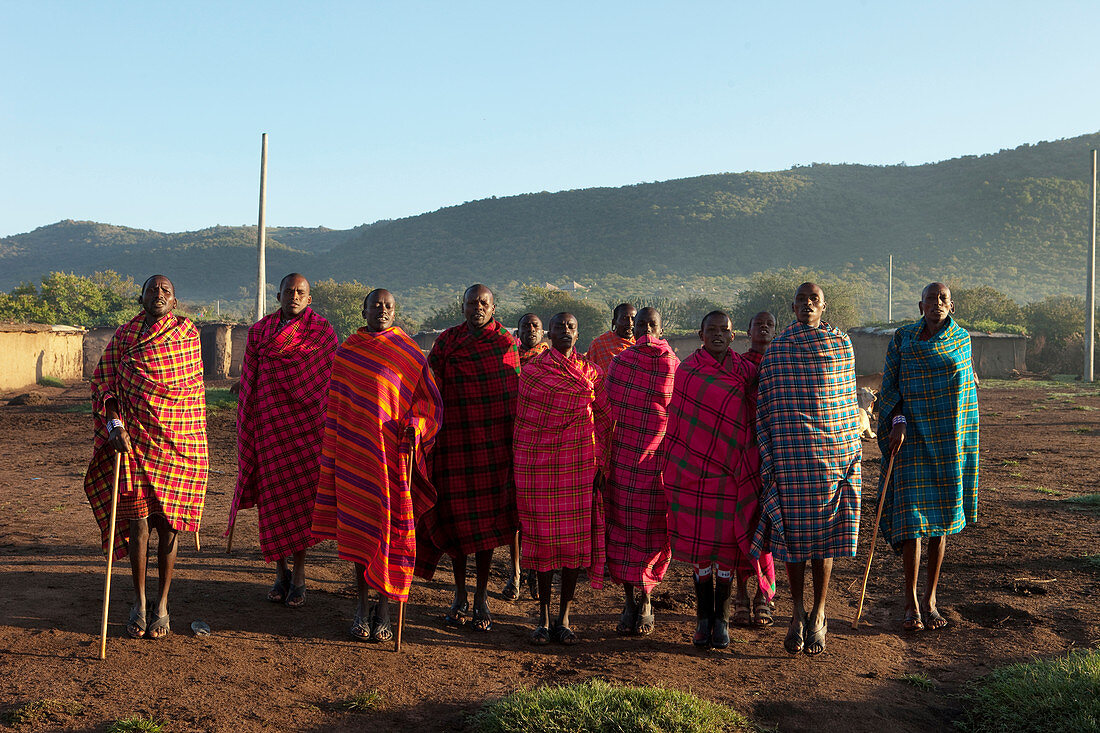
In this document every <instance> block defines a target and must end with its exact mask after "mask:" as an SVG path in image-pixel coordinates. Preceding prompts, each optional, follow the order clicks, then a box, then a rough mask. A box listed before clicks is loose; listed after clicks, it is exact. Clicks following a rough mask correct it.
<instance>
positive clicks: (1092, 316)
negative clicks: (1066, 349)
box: [1082, 150, 1096, 382]
mask: <svg viewBox="0 0 1100 733" xmlns="http://www.w3.org/2000/svg"><path fill="white" fill-rule="evenodd" d="M1089 222H1090V225H1091V226H1090V227H1089V255H1088V268H1087V269H1088V274H1087V275H1086V281H1087V282H1086V284H1085V373H1084V374H1083V375H1082V378H1083V379H1084V380H1085V381H1086V382H1091V381H1093V377H1094V376H1095V375H1094V366H1095V365H1094V364H1093V359H1094V357H1095V354H1096V150H1093V151H1092V207H1091V209H1090V211H1089Z"/></svg>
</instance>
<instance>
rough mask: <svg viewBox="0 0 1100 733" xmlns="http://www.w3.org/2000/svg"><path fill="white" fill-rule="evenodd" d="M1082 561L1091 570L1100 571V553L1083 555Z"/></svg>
mask: <svg viewBox="0 0 1100 733" xmlns="http://www.w3.org/2000/svg"><path fill="white" fill-rule="evenodd" d="M1081 562H1082V563H1083V564H1084V565H1085V567H1087V568H1088V569H1089V570H1093V571H1096V572H1100V555H1082V556H1081Z"/></svg>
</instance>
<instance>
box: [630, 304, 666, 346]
mask: <svg viewBox="0 0 1100 733" xmlns="http://www.w3.org/2000/svg"><path fill="white" fill-rule="evenodd" d="M643 336H656V337H657V338H660V337H661V316H660V314H659V313H657V311H655V310H649V309H646V308H643V309H642V312H641V313H639V314H638V315H636V316H634V340H635V341H637V340H638V339H640V338H642V337H643Z"/></svg>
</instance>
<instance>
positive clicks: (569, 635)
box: [551, 625, 577, 646]
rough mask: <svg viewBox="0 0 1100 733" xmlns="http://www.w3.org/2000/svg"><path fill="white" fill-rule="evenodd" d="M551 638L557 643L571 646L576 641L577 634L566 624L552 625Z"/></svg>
mask: <svg viewBox="0 0 1100 733" xmlns="http://www.w3.org/2000/svg"><path fill="white" fill-rule="evenodd" d="M551 638H552V639H553V640H554V641H556V642H558V643H559V644H565V645H566V646H573V645H574V644H576V643H577V635H576V634H575V633H573V629H571V628H569V627H568V626H562V625H558V626H555V627H554V631H553V632H552V636H551Z"/></svg>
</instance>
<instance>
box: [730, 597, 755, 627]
mask: <svg viewBox="0 0 1100 733" xmlns="http://www.w3.org/2000/svg"><path fill="white" fill-rule="evenodd" d="M730 622H731V623H732V624H733V625H734V626H752V610H751V609H750V608H749V599H748V598H746V599H745V600H744V601H735V602H734V604H733V618H731V619H730Z"/></svg>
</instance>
